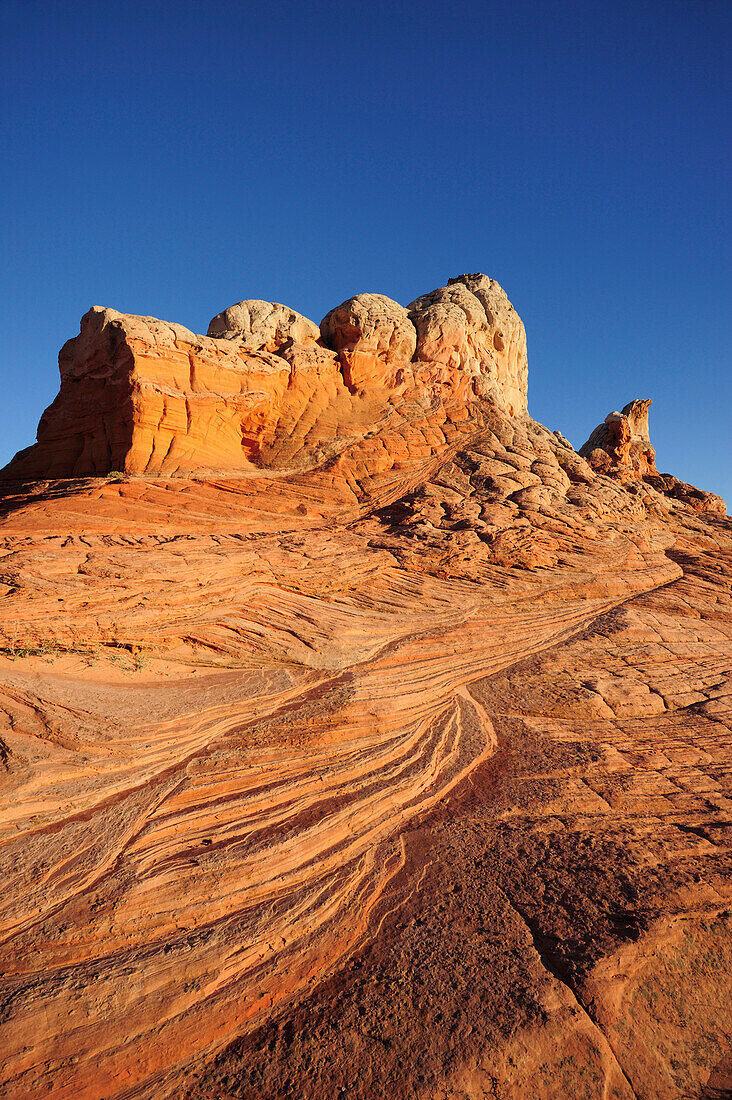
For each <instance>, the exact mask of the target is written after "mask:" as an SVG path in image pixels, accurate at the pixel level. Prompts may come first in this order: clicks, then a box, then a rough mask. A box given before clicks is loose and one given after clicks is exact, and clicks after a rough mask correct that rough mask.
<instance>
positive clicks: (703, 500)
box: [579, 398, 727, 516]
mask: <svg viewBox="0 0 732 1100" xmlns="http://www.w3.org/2000/svg"><path fill="white" fill-rule="evenodd" d="M652 404H653V402H652V401H651V399H650V398H645V399H636V400H635V401H629V402H628V404H627V405H626V406H625V408H624V409H623V411H622V412H611V413H608V415H607V416H606V417H605V420H604V421H603V423H602V424H598V426H597V427H596V428H595V430H594V432H593V433H592V435H591V436H590V438H589V439H588V440H587V442H586V443H583V444H582V446H581V447H580V450H579V453H580V455H582V456H583V457H584V458H586V459H587V461H588V462H589V464H590V466H591V467H592V468H593V470H598V471H602V473H605V474H609V475H611V476H614V477H619V478H621V480H626V481H637V480H639V479H642V480H644V481H645V482H646V483H647V484H649V485H652V486H653V487H654V488H655V489H657V490H658V491H659V492H661V493H666V494H667V495H668V496H671V497H674V498H675V499H676V500H683V501H684V502H685V503H686V504H689V505H690V506H691V507H692V508H694V509H695V511H697V512H715V513H716V514H717V515H721V516H723V515H725V514H726V511H727V507H726V505H725V502H724V501H723V500H722V498H721V497H718V496H716V495H715V494H714V493H707V492H705V491H704V490H703V489H696V488H695V487H694V486H693V485H688V484H687V483H686V482H685V481H679V479H678V478H676V477H674V476H673V475H672V474H659V472H658V470H657V469H656V452H655V450H654V448H653V446H652V445H651V437H650V434H649V427H648V408H649V406H650V405H652Z"/></svg>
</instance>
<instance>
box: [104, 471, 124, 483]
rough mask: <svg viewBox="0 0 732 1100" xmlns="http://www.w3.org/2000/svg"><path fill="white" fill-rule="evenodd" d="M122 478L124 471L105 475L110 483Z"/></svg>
mask: <svg viewBox="0 0 732 1100" xmlns="http://www.w3.org/2000/svg"><path fill="white" fill-rule="evenodd" d="M124 476H125V473H124V470H110V471H109V473H108V474H107V477H108V478H109V480H110V481H120V480H121V479H122V478H123V477H124Z"/></svg>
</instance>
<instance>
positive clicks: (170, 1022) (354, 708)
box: [0, 276, 732, 1100]
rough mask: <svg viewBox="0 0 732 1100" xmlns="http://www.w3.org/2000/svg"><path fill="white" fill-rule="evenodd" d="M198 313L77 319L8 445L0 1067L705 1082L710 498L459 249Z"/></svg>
mask: <svg viewBox="0 0 732 1100" xmlns="http://www.w3.org/2000/svg"><path fill="white" fill-rule="evenodd" d="M410 326H411V328H410ZM210 333H211V335H209V336H207V337H203V336H194V335H193V334H192V333H190V332H188V330H186V329H183V328H181V327H180V326H174V325H167V324H164V323H163V322H159V321H155V320H152V319H149V318H132V317H128V316H124V315H121V314H116V313H115V312H114V311H111V310H104V311H102V310H93V311H92V312H91V313H90V314H87V317H86V318H85V319H84V321H83V323H82V334H81V336H79V337H77V338H76V339H75V340H74V341H70V343H69V344H67V345H66V346H65V348H64V350H63V352H62V355H61V367H62V388H61V393H60V395H59V398H57V400H56V402H54V405H52V406H51V409H50V410H48V411H47V413H46V414H44V418H43V420H42V422H41V426H40V428H39V442H38V443H37V444H36V445H35V447H33V448H30V449H29V450H28V451H26V452H23V453H21V455H20V456H19V457H18V458H16V460H15V461H14V463H12V464H11V466H10V467H9V468H8V469H6V471H5V475H4V476H5V477H6V480H5V481H4V482H3V483H2V497H1V498H0V510H1V513H2V528H1V529H0V561H1V563H2V565H1V568H0V611H1V614H0V737H1V740H0V749H1V750H2V751H1V756H2V770H0V783H1V784H2V787H1V789H2V794H3V797H2V800H1V802H2V812H1V813H0V826H1V828H2V834H1V837H0V862H1V863H2V881H3V884H4V889H3V891H2V896H1V897H0V973H1V974H2V979H0V982H1V991H2V1004H3V1011H2V1014H0V1049H2V1052H3V1058H2V1060H0V1094H2V1095H7V1096H12V1097H36V1096H52V1097H59V1098H65V1097H69V1098H71V1097H74V1098H76V1097H82V1098H87V1100H101V1098H108V1100H110V1098H113V1097H115V1098H116V1097H119V1098H122V1097H156V1098H157V1097H163V1098H165V1097H170V1098H173V1097H175V1098H178V1097H190V1098H194V1097H195V1098H197V1100H203V1098H207V1100H219V1098H226V1097H242V1098H247V1100H254V1098H257V1100H259V1098H271V1100H274V1098H279V1097H285V1096H293V1097H309V1098H312V1100H320V1098H323V1097H337V1096H349V1097H360V1098H363V1100H371V1098H375V1097H382V1096H388V1097H390V1098H392V1097H393V1098H405V1100H406V1098H412V1097H419V1098H424V1100H427V1098H429V1100H433V1098H444V1100H447V1098H458V1097H460V1098H462V1100H465V1098H466V1097H467V1098H469V1100H478V1098H483V1097H486V1096H488V1097H496V1098H510V1100H514V1098H516V1100H523V1098H526V1100H529V1098H534V1097H537V1098H539V1100H544V1098H545V1100H550V1098H551V1100H554V1098H556V1097H558V1096H567V1097H570V1096H576V1097H588V1098H594V1097H597V1098H598V1100H601V1098H602V1100H606V1098H610V1097H614V1098H623V1100H625V1098H627V1100H630V1098H633V1097H636V1098H640V1097H647V1098H654V1100H662V1098H669V1100H670V1098H679V1100H681V1098H682V1097H684V1098H685V1097H691V1096H698V1097H700V1096H702V1095H704V1096H707V1097H712V1096H714V1095H724V1093H723V1091H722V1092H720V1090H723V1089H724V1088H726V1087H728V1084H729V1081H730V1074H731V1072H732V1067H731V1066H730V1063H729V1050H730V1034H731V1032H732V1023H731V1022H730V1021H731V1020H732V1011H731V1009H732V1005H731V1004H730V992H729V991H730V987H731V986H732V983H731V982H730V969H731V965H730V963H731V956H732V947H731V943H732V941H731V939H730V916H729V912H730V901H731V897H730V895H731V894H732V889H731V888H730V877H729V837H730V825H729V820H730V810H732V798H731V796H730V771H731V770H732V767H731V757H732V753H731V751H730V749H731V744H732V734H731V732H730V717H731V709H732V708H731V705H730V703H731V698H732V686H731V685H732V526H731V525H730V521H729V519H728V518H727V517H726V516H725V515H724V506H723V502H721V501H719V498H714V501H718V502H719V503H718V504H715V505H714V507H707V506H704V507H702V506H701V504H704V502H705V501H706V500H707V498H708V497H711V494H704V493H702V492H701V491H699V490H694V489H692V487H690V486H684V483H683V482H679V481H677V479H675V478H673V477H670V475H659V474H658V473H657V472H656V471H655V466H653V461H652V457H651V459H650V460H649V459H648V454H649V448H650V453H651V456H652V448H651V445H650V437H649V436H648V430H647V419H646V421H645V435H643V433H642V431H641V430H640V429H639V427H638V418H636V420H635V421H634V423H635V427H633V426H632V425H631V427H632V431H631V437H630V444H631V447H630V450H629V451H628V454H629V455H630V456H631V458H632V455H633V454H634V451H633V445H634V444H635V443H637V444H638V447H639V448H640V449H641V450H643V452H644V454H645V455H646V459H645V460H644V461H645V462H646V467H645V468H644V469H640V467H639V468H637V469H636V468H635V467H634V466H633V462H630V463H623V462H620V461H618V451H617V443H615V444H612V447H614V448H615V451H614V452H613V453H612V454H611V453H610V451H608V450H607V449H604V450H603V446H604V445H603V444H602V441H599V442H598V441H597V440H595V443H596V444H597V445H595V444H593V447H592V448H591V450H590V452H589V459H590V461H587V460H586V459H585V458H583V457H582V456H581V455H579V454H577V453H576V452H575V451H574V450H573V449H572V448H571V446H570V445H569V444H568V443H567V441H566V440H565V439H564V437H563V436H562V435H561V433H554V432H552V431H549V430H548V429H547V428H544V427H543V426H542V425H540V424H538V423H536V422H535V421H533V420H532V419H531V418H530V417H529V416H528V414H527V413H526V345H525V336H524V335H523V326H522V325H521V322H520V320H519V319H518V316H517V315H516V313H515V311H514V310H513V307H511V306H510V304H509V303H508V300H507V298H506V297H505V294H503V292H502V291H501V290H500V288H499V287H498V286H497V284H496V283H495V282H493V281H492V280H489V279H487V278H486V277H484V276H461V277H460V279H459V280H457V281H455V282H452V283H451V284H450V285H449V286H448V287H447V288H443V289H442V290H440V291H436V292H434V293H433V294H431V295H425V296H423V297H422V298H419V299H417V300H416V301H415V302H413V303H412V304H411V305H410V306H409V307H408V309H405V308H403V307H401V306H399V305H398V304H397V303H395V302H391V301H390V300H389V299H386V298H383V297H382V296H379V295H373V294H364V295H357V296H356V297H355V298H352V299H349V300H348V301H347V302H344V303H343V305H342V306H339V307H337V309H336V310H334V311H332V312H331V313H330V314H328V316H327V317H326V318H325V320H324V321H323V324H322V325H321V327H320V330H318V329H317V328H316V327H315V326H314V325H312V323H311V322H308V321H307V320H306V319H305V318H302V317H301V316H300V315H299V314H296V313H295V312H294V311H293V310H289V309H288V308H287V307H284V306H280V305H277V304H270V303H263V302H260V301H258V300H248V301H245V302H241V303H239V304H238V305H237V306H233V307H231V308H230V309H229V310H226V311H225V312H224V313H223V314H220V315H219V316H218V317H217V318H215V319H214V321H213V322H212V325H211V329H210ZM638 404H639V403H637V402H634V403H631V406H626V409H625V410H624V412H623V414H619V415H623V416H626V417H628V415H629V414H628V409H629V408H631V412H632V411H633V407H637V406H638ZM640 404H642V405H644V406H645V409H644V410H642V411H643V413H644V415H645V414H647V403H646V402H641V403H640ZM612 430H613V431H615V428H614V427H613V429H612ZM633 432H635V437H634V436H633ZM621 434H622V433H621ZM641 435H642V436H643V438H642V440H641V441H640V442H642V444H643V446H642V447H641V446H640V442H639V438H640V436H641ZM613 438H614V437H613ZM618 438H619V436H618ZM646 441H647V445H646ZM598 450H599V451H602V452H603V453H604V454H605V455H606V457H607V458H608V459H609V463H608V464H605V463H604V462H603V461H600V460H599V459H598V458H597V457H595V459H594V460H593V455H594V454H595V452H596V451H598ZM624 453H625V452H620V457H622V455H623V454H624ZM621 467H622V469H621ZM628 469H630V470H631V473H632V476H631V475H630V474H629V473H628ZM114 471H119V473H117V472H114ZM110 473H112V476H93V475H96V474H100V475H101V474H104V475H108V474H110ZM173 474H175V475H176V476H168V475H173ZM679 486H682V487H683V488H679ZM694 494H697V496H694ZM700 502H701V504H700ZM707 503H708V502H707ZM714 1090H716V1091H714Z"/></svg>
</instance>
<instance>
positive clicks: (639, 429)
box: [579, 397, 658, 478]
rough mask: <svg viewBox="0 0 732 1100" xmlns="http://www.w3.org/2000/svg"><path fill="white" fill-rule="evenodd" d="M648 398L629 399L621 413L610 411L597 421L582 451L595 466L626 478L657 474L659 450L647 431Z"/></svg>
mask: <svg viewBox="0 0 732 1100" xmlns="http://www.w3.org/2000/svg"><path fill="white" fill-rule="evenodd" d="M652 404H653V402H652V401H651V399H650V398H649V397H647V398H645V399H643V400H641V399H636V400H635V401H629V402H628V404H627V405H626V406H625V408H624V409H623V411H622V412H611V413H608V415H607V416H606V417H605V419H604V421H603V423H602V424H598V426H597V427H596V428H595V430H594V432H593V433H592V435H591V436H590V438H589V439H588V440H587V442H586V443H583V445H582V446H581V447H580V450H579V453H580V454H581V455H582V456H583V457H584V458H587V459H588V460H589V463H590V465H591V466H593V467H594V468H595V469H602V470H605V471H610V470H612V471H616V472H618V473H620V474H622V475H625V476H626V477H636V478H637V477H643V476H644V475H645V474H657V473H658V470H657V469H656V452H655V450H654V449H653V447H652V446H651V437H650V435H649V430H648V408H649V406H650V405H652Z"/></svg>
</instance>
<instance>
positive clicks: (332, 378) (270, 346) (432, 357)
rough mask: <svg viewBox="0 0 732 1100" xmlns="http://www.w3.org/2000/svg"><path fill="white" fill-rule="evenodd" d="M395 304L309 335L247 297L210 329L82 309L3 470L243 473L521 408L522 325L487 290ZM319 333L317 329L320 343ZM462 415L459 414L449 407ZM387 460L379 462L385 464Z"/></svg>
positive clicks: (495, 289)
mask: <svg viewBox="0 0 732 1100" xmlns="http://www.w3.org/2000/svg"><path fill="white" fill-rule="evenodd" d="M410 310H411V312H408V311H407V310H406V309H405V308H404V307H403V306H400V305H398V303H396V302H393V301H392V300H391V299H389V298H385V297H383V296H382V295H378V294H359V295H357V296H356V297H355V298H352V299H349V300H348V301H347V302H344V303H343V304H342V305H341V306H338V307H337V309H334V310H332V311H331V312H330V313H329V314H327V316H326V317H325V318H324V319H323V322H322V326H321V329H318V327H317V326H316V325H314V324H313V322H312V321H308V320H307V318H305V317H303V316H302V315H301V314H299V313H296V312H295V311H294V310H291V309H289V308H288V307H287V306H283V305H280V304H278V303H270V302H262V301H259V300H254V299H252V300H248V301H243V302H239V303H238V304H237V305H234V306H230V307H229V308H228V309H227V310H224V312H223V313H220V314H218V315H217V316H216V317H214V318H213V320H212V321H211V324H210V325H209V333H208V336H196V335H195V334H194V333H192V332H189V330H188V329H185V328H183V327H182V326H181V325H174V324H168V323H167V322H164V321H158V320H156V319H154V318H151V317H134V316H131V315H128V314H121V313H117V312H116V311H115V310H110V309H100V308H98V307H94V308H93V309H92V310H90V311H89V313H87V314H86V315H85V316H84V317H83V318H82V322H81V333H80V335H79V336H78V337H76V338H75V339H73V340H69V341H68V343H66V344H65V345H64V347H63V349H62V351H61V354H60V356H59V369H60V372H61V390H60V392H59V395H58V397H57V398H56V400H55V401H54V402H53V404H52V405H51V406H50V407H49V408H48V409H47V410H46V412H45V413H44V414H43V416H42V418H41V422H40V424H39V427H38V443H37V444H36V445H35V446H33V447H29V448H27V449H26V450H25V451H22V452H21V453H20V454H18V455H16V457H15V459H14V460H13V461H12V462H11V463H10V465H9V466H8V467H6V469H5V470H4V471H2V473H3V474H4V475H5V476H6V477H12V478H18V479H34V478H40V477H58V478H68V477H84V476H90V475H91V476H93V475H103V474H108V473H111V472H113V471H119V472H124V473H128V474H147V475H156V474H165V475H173V474H175V475H185V474H198V473H208V474H212V473H226V474H232V473H237V474H244V473H247V472H251V471H252V470H253V469H255V468H257V467H261V466H262V465H264V466H275V467H277V466H280V467H281V466H289V465H291V464H292V463H293V462H295V464H297V465H298V466H301V467H302V466H313V465H317V464H319V463H322V461H323V459H324V458H325V457H333V456H335V455H337V454H338V453H339V452H340V451H341V450H342V448H343V445H344V442H345V441H346V440H352V439H355V438H362V439H363V438H366V437H368V435H369V434H370V432H371V431H372V429H373V427H374V426H375V425H380V426H381V427H382V428H383V427H384V426H385V425H386V423H387V422H392V423H394V424H395V425H396V426H397V431H398V434H399V435H400V436H401V437H402V438H404V437H405V434H406V433H405V429H404V425H405V423H406V422H408V423H409V424H412V425H414V429H415V431H417V432H419V433H421V434H423V433H424V432H425V431H426V432H427V439H426V440H425V439H423V440H422V442H423V444H425V443H426V445H427V446H428V447H429V446H431V445H433V442H434V440H433V437H434V434H435V429H437V430H438V431H439V427H440V425H441V424H443V423H445V422H446V421H449V420H450V418H451V414H450V411H449V410H450V409H451V408H452V407H455V406H458V407H459V408H460V410H464V409H465V407H466V406H470V405H471V404H478V405H479V404H480V403H484V402H485V400H486V398H487V397H490V398H492V399H493V402H494V403H495V404H497V405H498V406H499V407H501V408H502V409H504V410H506V411H508V412H509V413H510V414H515V413H521V412H525V410H526V388H527V366H526V337H525V334H524V329H523V325H522V324H521V321H520V319H519V318H518V315H517V314H516V312H515V310H514V309H513V307H512V306H511V304H510V303H509V301H508V298H507V297H506V295H505V293H504V291H503V290H501V288H500V287H499V286H498V284H497V283H496V282H495V281H494V280H492V279H487V278H486V277H485V276H483V275H463V276H460V279H459V280H457V281H453V283H452V284H451V285H450V286H448V287H443V288H442V289H441V290H438V291H434V292H433V294H432V295H428V296H426V297H425V298H424V299H419V300H418V301H417V302H413V303H412V306H411V307H410ZM321 331H322V337H321ZM458 415H459V416H460V417H463V415H464V414H463V412H462V411H461V412H459V414H458ZM387 461H388V458H387Z"/></svg>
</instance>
